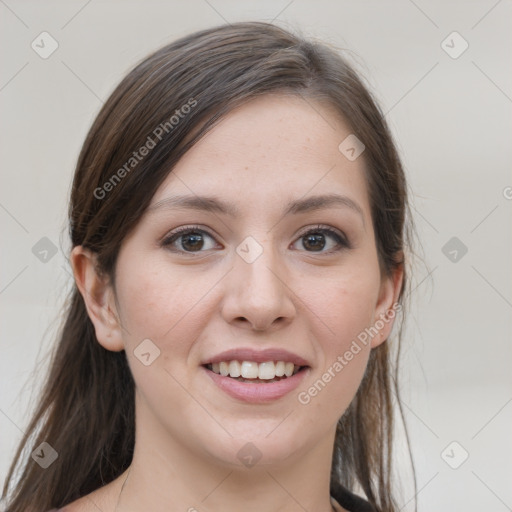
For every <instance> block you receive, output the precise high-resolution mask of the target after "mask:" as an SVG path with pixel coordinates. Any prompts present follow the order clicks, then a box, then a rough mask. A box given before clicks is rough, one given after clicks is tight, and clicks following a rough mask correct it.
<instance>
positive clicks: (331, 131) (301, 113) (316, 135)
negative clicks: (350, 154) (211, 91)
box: [152, 94, 368, 209]
mask: <svg viewBox="0 0 512 512" xmlns="http://www.w3.org/2000/svg"><path fill="white" fill-rule="evenodd" d="M350 134H351V130H350V128H349V126H348V125H347V124H346V123H345V121H344V120H343V119H342V118H341V116H339V115H337V113H335V111H334V110H333V109H332V108H330V107H329V106H328V105H326V104H322V103H319V102H317V101H314V100H311V99H307V100H306V99H305V98H302V97H299V96H287V95H282V94H280V95H277V94H276V95H267V96H263V97H260V98H257V99H254V100H251V101H250V102H248V103H246V104H244V105H242V106H241V107H238V108H237V109H235V110H234V111H232V112H230V113H229V114H228V115H226V116H225V117H224V118H223V119H222V120H221V121H220V122H219V123H218V124H217V125H216V126H215V127H214V128H213V129H212V130H211V131H210V132H208V133H207V134H206V135H205V136H204V137H203V138H202V139H201V140H200V141H199V142H197V143H196V144H195V145H194V146H193V147H192V148H191V149H190V150H189V151H188V152H187V153H186V154H185V155H184V156H183V157H182V158H181V160H180V161H179V162H178V163H177V164H176V166H175V167H174V169H173V171H172V172H171V173H170V174H169V176H168V177H167V179H166V180H165V181H164V183H163V184H162V185H161V187H160V188H159V189H158V191H157V192H156V194H155V196H154V197H153V199H152V205H154V204H155V203H157V202H159V201H161V200H162V199H164V198H166V197H167V196H169V195H171V194H196V195H212V194H213V195H215V196H218V197H225V198H226V199H227V200H229V201H230V202H234V203H237V204H239V205H240V206H242V207H243V206H244V205H246V206H247V207H249V206H253V205H254V201H255V200H256V199H257V200H258V201H259V202H260V204H262V203H261V201H262V200H263V201H268V202H270V203H272V204H276V203H283V202H286V203H288V202H289V201H290V200H293V199H297V198H299V197H306V196H308V195H316V194H326V193H340V194H347V195H350V196H352V197H353V198H354V199H357V201H358V202H359V203H360V204H361V207H362V208H363V209H368V204H367V193H366V179H365V164H364V159H363V157H359V158H357V159H356V160H354V161H351V160H349V159H347V158H346V157H345V156H344V154H342V153H341V152H340V150H339V148H338V147H339V145H340V143H341V142H342V141H343V140H344V139H345V138H346V137H348V136H349V135H350Z"/></svg>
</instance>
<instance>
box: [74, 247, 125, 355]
mask: <svg viewBox="0 0 512 512" xmlns="http://www.w3.org/2000/svg"><path fill="white" fill-rule="evenodd" d="M70 259H71V265H72V267H73V275H74V277H75V282H76V285H77V287H78V290H79V291H80V293H81V294H82V297H83V299H84V302H85V305H86V308H87V314H88V315H89V318H90V319H91V322H92V323H93V325H94V329H95V331H96V338H97V339H98V342H99V343H100V345H102V346H103V347H104V348H106V349H107V350H111V351H113V352H119V351H121V350H124V344H123V340H122V332H121V323H120V321H119V316H118V314H117V309H116V304H115V296H114V290H113V287H112V285H111V284H110V279H109V278H108V276H105V275H103V274H101V273H100V272H99V271H98V266H97V261H96V255H95V254H94V253H93V252H92V251H90V250H89V249H84V248H83V247H82V246H76V247H74V248H73V250H72V251H71V258H70Z"/></svg>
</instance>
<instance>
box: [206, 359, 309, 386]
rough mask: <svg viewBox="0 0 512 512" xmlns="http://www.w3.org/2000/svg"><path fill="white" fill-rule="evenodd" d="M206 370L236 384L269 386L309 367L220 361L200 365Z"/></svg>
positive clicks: (273, 362)
mask: <svg viewBox="0 0 512 512" xmlns="http://www.w3.org/2000/svg"><path fill="white" fill-rule="evenodd" d="M202 366H203V367H204V368H206V369H207V370H209V371H211V372H213V373H216V374H217V375H221V376H222V377H229V378H230V379H233V380H236V381H238V382H244V383H251V384H270V383H273V382H279V381H282V380H286V379H288V378H290V377H293V376H294V375H296V374H297V373H300V372H303V371H305V370H307V369H308V368H309V366H299V365H296V364H294V363H292V362H290V361H264V362H262V363H258V362H256V361H238V360H232V361H220V362H216V363H208V364H203V365H202Z"/></svg>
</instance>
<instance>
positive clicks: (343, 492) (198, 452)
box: [4, 22, 408, 512]
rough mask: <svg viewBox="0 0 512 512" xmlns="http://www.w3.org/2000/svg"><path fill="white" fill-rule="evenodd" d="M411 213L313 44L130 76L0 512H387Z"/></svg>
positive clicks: (184, 42) (95, 148)
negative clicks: (398, 326)
mask: <svg viewBox="0 0 512 512" xmlns="http://www.w3.org/2000/svg"><path fill="white" fill-rule="evenodd" d="M407 208H408V206H407V193H406V181H405V177H404V173H403V170H402V167H401V164H400V161H399V158H398V155H397V152H396V149H395V147H394V145H393V141H392V138H391V136H390V133H389V130H388V128H387V126H386V123H385V121H384V118H383V115H382V113H381V112H380V110H379V108H378V107H377V106H376V104H375V102H374V101H373V100H372V98H371V95H370V93H369V92H368V91H367V90H366V89H365V87H364V86H363V84H362V82H361V81H360V79H359V78H358V76H357V74H356V73H355V72H354V71H353V70H352V69H351V67H350V66H349V65H348V64H347V63H346V62H345V61H344V60H343V59H342V57H340V56H339V55H338V54H337V53H336V52H334V51H333V50H331V49H329V48H328V47H326V46H325V45H322V44H319V43H313V42H309V41H306V40H303V39H301V38H299V37H297V36H295V35H292V34H291V33H289V32H288V31H285V30H283V29H281V28H278V27H276V26H274V25H271V24H267V23H259V22H254V23H248V22H247V23H235V24H232V25H229V26H221V27H217V28H213V29H209V30H204V31H201V32H198V33H195V34H192V35H190V36H187V37H184V38H182V39H180V40H178V41H176V42H174V43H172V44H170V45H168V46H166V47H164V48H162V49H161V50H158V51H157V52H155V53H154V54H153V55H151V56H149V57H148V58H146V59H145V60H143V61H142V62H141V63H140V64H139V65H138V66H136V67H135V68H134V70H133V71H131V72H130V73H129V74H128V75H127V76H126V77H125V78H124V80H123V81H122V82H121V84H120V85H119V86H118V87H117V88H116V90H115V91H114V92H113V94H112V95H111V97H110V98H109V99H108V100H107V102H106V103H105V105H104V107H103V108H102V110H101V112H100V113H99V115H98V117H97V119H96V120H95V122H94V124H93V126H92V128H91V130H90V132H89V134H88V136H87V139H86V141H85V144H84V146H83V149H82V151H81V154H80V157H79V161H78V165H77V168H76V172H75V177H74V183H73V189H72V193H71V201H70V234H71V240H72V245H73V250H72V252H71V258H70V260H71V264H72V268H73V273H74V277H75V283H76V286H75V288H74V290H73V292H72V296H71V299H70V303H69V310H68V313H67V318H66V321H65V323H64V326H63V329H62V333H61V335H60V341H59V343H58V345H57V347H56V352H55V356H54V360H53V362H52V367H51V372H50V376H49V379H48V382H47V383H46V386H45V388H44V392H43V395H42V401H41V405H40V407H39V409H38V410H37V411H36V414H35V416H34V418H33V420H32V422H31V424H30V426H29V428H28V430H27V437H26V438H25V439H24V440H23V442H22V443H21V446H20V448H19V450H18V453H17V454H16V458H15V461H14V463H13V466H12V467H11V472H10V475H9V477H8V480H7V482H6V484H5V486H4V496H8V495H9V500H8V506H7V511H8V512H17V511H24V512H28V511H34V512H35V511H38V512H40V511H46V510H49V509H50V508H58V507H65V508H64V509H62V510H65V511H66V512H82V511H84V512H85V511H93V510H94V511H97V510H101V511H103V512H113V511H143V510H144V511H145V510H153V511H160V510H162V511H163V510H190V511H192V510H211V511H217V510H222V511H230V510H235V509H237V510H238V509H239V508H240V507H241V506H243V508H244V509H245V510H249V511H252V510H255V511H256V510H258V511H260V510H266V511H274V510H275V511H277V510H279V511H292V510H310V511H313V510H315V511H325V512H327V511H330V510H337V511H343V510H346V511H370V510H373V511H395V510H398V507H397V506H396V503H395V499H394V498H393V488H392V474H391V454H392V434H393V406H392V399H391V397H392V393H395V394H398V389H397V388H394V387H393V386H394V385H395V384H396V380H394V379H393V378H392V371H393V365H392V362H391V360H390V359H391V358H390V348H389V346H388V345H389V340H388V337H389V336H390V333H391V330H392V328H393V324H394V322H395V318H396V316H397V314H398V312H399V311H400V310H401V309H402V306H403V298H404V289H405V285H406V282H407V280H406V269H405V263H406V257H405V256H406V249H407V248H408V247H407V243H406V242H407V233H408V224H407V223H406V214H407ZM398 341H399V336H398V339H397V340H396V342H397V343H398ZM395 369H396V368H395ZM31 436H33V437H34V439H32V438H31ZM29 438H30V439H29ZM24 449H28V450H30V452H31V456H30V457H28V459H27V460H28V462H27V460H25V459H23V460H22V453H23V450H24ZM17 463H23V464H24V466H23V467H22V471H21V476H20V478H19V481H17V482H15V481H14V476H13V475H14V470H15V468H16V466H17ZM9 481H11V484H12V489H11V491H10V493H9V494H8V490H9V486H8V484H9ZM362 495H364V499H363V497H361V496H362ZM241 504H243V505H241Z"/></svg>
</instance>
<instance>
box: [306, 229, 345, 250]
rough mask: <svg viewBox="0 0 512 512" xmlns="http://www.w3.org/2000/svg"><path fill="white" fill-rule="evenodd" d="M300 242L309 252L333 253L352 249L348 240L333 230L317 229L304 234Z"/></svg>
mask: <svg viewBox="0 0 512 512" xmlns="http://www.w3.org/2000/svg"><path fill="white" fill-rule="evenodd" d="M299 240H300V241H301V244H300V246H301V248H303V249H305V250H306V251H307V252H318V253H331V252H335V251H337V250H341V249H344V248H350V245H349V243H348V241H347V239H346V238H345V237H344V236H343V235H341V234H340V233H338V232H337V231H335V230H333V229H331V228H324V227H320V226H319V227H317V228H316V229H310V230H309V231H307V232H306V233H304V234H303V235H302V236H301V237H300V238H299Z"/></svg>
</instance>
